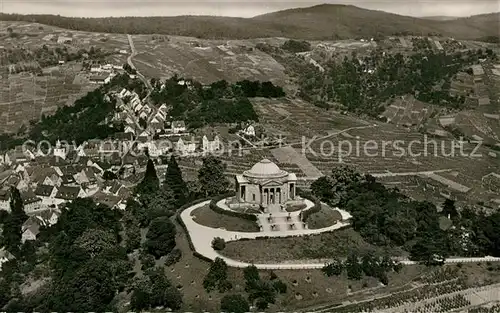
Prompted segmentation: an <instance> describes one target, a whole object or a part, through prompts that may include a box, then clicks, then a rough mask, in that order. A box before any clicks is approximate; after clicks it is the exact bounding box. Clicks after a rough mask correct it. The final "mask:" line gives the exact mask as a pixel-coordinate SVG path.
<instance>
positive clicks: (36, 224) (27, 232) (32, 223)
mask: <svg viewBox="0 0 500 313" xmlns="http://www.w3.org/2000/svg"><path fill="white" fill-rule="evenodd" d="M41 226H42V222H41V221H40V220H39V219H38V218H36V217H35V216H30V217H28V219H27V220H26V221H25V222H24V224H23V226H22V227H21V231H22V237H21V242H22V243H25V242H26V241H28V240H36V237H37V236H38V234H40V228H41Z"/></svg>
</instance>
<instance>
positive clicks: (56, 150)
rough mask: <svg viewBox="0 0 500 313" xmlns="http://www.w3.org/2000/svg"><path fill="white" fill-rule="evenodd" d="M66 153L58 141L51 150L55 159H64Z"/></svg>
mask: <svg viewBox="0 0 500 313" xmlns="http://www.w3.org/2000/svg"><path fill="white" fill-rule="evenodd" d="M67 152H68V151H66V147H62V146H61V142H60V141H59V140H58V141H57V142H56V147H55V148H54V150H53V155H54V156H55V157H59V158H62V159H64V160H65V159H66V154H67Z"/></svg>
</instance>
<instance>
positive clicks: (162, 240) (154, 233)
mask: <svg viewBox="0 0 500 313" xmlns="http://www.w3.org/2000/svg"><path fill="white" fill-rule="evenodd" d="M175 233H176V232H175V225H174V224H173V223H172V222H171V221H170V219H169V218H168V217H166V216H162V217H158V218H155V219H154V220H152V221H151V225H150V227H149V230H148V233H147V234H146V243H145V248H146V250H147V251H148V252H149V253H150V254H152V255H154V256H155V257H156V258H160V257H162V256H164V255H167V254H168V253H170V252H171V251H172V249H174V247H175Z"/></svg>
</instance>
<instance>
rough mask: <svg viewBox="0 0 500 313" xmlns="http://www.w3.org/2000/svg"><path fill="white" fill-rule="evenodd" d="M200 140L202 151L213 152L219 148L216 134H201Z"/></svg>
mask: <svg viewBox="0 0 500 313" xmlns="http://www.w3.org/2000/svg"><path fill="white" fill-rule="evenodd" d="M201 141H202V148H203V152H204V153H213V152H215V151H218V150H219V149H220V140H219V136H218V135H217V134H210V135H203V138H202V140H201Z"/></svg>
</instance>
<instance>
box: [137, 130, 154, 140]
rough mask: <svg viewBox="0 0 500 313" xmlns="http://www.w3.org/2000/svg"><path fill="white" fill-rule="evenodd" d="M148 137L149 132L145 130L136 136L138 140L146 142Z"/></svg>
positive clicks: (149, 135)
mask: <svg viewBox="0 0 500 313" xmlns="http://www.w3.org/2000/svg"><path fill="white" fill-rule="evenodd" d="M150 137H151V134H150V133H149V132H148V131H147V130H145V131H143V132H142V133H141V134H140V135H139V136H138V137H137V140H138V141H140V142H148V141H149V139H150Z"/></svg>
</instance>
